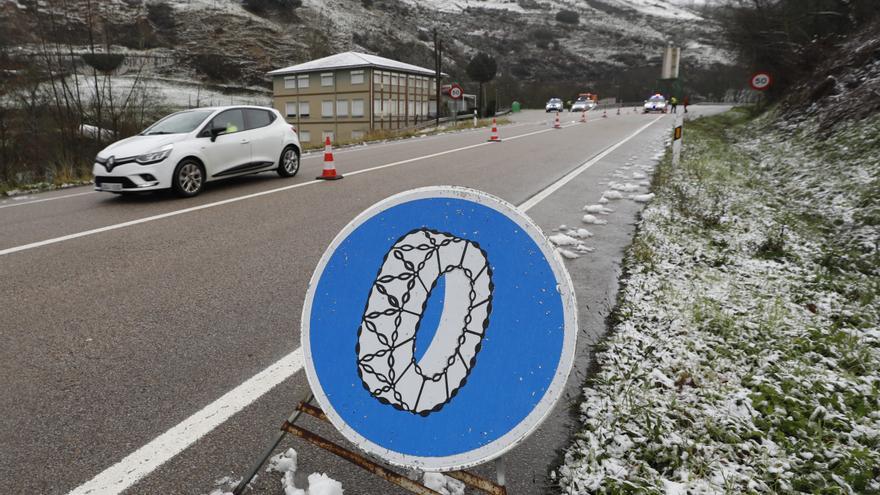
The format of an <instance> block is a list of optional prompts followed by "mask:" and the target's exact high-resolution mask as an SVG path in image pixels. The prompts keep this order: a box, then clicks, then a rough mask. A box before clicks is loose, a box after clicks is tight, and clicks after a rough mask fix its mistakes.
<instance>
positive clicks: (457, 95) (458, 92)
mask: <svg viewBox="0 0 880 495" xmlns="http://www.w3.org/2000/svg"><path fill="white" fill-rule="evenodd" d="M463 94H464V91H463V90H462V89H461V86H459V85H458V84H453V85H452V87H451V88H449V97H450V98H452V99H453V100H460V99H461V97H462V95H463Z"/></svg>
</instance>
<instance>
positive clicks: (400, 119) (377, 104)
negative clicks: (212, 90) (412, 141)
mask: <svg viewBox="0 0 880 495" xmlns="http://www.w3.org/2000/svg"><path fill="white" fill-rule="evenodd" d="M269 75H271V76H272V87H273V93H274V98H273V101H274V103H273V105H274V107H275V108H276V109H277V110H278V111H279V112H281V114H282V115H285V116H286V118H287V121H288V122H290V123H291V124H294V125H295V126H296V129H297V131H298V132H299V138H300V141H301V142H302V143H303V144H304V145H306V144H317V143H321V142H323V141H324V138H325V137H326V136H330V139H331V140H332V141H333V142H346V141H355V140H358V139H361V138H362V137H364V135H365V134H366V133H368V132H370V131H371V130H374V129H404V128H407V127H413V126H415V125H418V124H420V123H423V122H425V121H426V120H428V119H429V116H431V117H433V115H434V114H435V113H436V102H435V94H436V84H437V82H436V77H435V72H434V71H432V70H430V69H425V68H423V67H418V66H415V65H410V64H405V63H403V62H398V61H396V60H391V59H387V58H383V57H377V56H375V55H367V54H364V53H356V52H345V53H338V54H336V55H331V56H329V57H325V58H321V59H318V60H312V61H310V62H306V63H302V64H299V65H294V66H291V67H286V68H284V69H278V70H273V71H272V72H269Z"/></svg>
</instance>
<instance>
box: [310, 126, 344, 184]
mask: <svg viewBox="0 0 880 495" xmlns="http://www.w3.org/2000/svg"><path fill="white" fill-rule="evenodd" d="M315 178H316V179H324V180H337V179H341V178H342V174H338V175H337V174H336V164H335V163H334V162H333V145H331V144H330V136H327V137H326V138H325V139H324V171H323V173H321V175H320V176H318V177H315Z"/></svg>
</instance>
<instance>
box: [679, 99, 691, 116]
mask: <svg viewBox="0 0 880 495" xmlns="http://www.w3.org/2000/svg"><path fill="white" fill-rule="evenodd" d="M681 103H682V104H683V105H684V113H688V105H690V103H691V99H690V97H689V96H688V95H684V100H683V101H682V102H681Z"/></svg>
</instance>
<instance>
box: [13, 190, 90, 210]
mask: <svg viewBox="0 0 880 495" xmlns="http://www.w3.org/2000/svg"><path fill="white" fill-rule="evenodd" d="M96 192H97V191H86V192H81V193H76V194H67V195H64V196H55V197H54V198H43V199H35V200H32V201H27V200H24V201H22V202H20V203H13V204H11V205H3V206H0V210H2V209H3V208H12V207H14V206H27V205H33V204H37V203H45V202H46V201H55V200H56V199H65V198H74V197H76V196H84V195H86V194H95V193H96Z"/></svg>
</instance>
